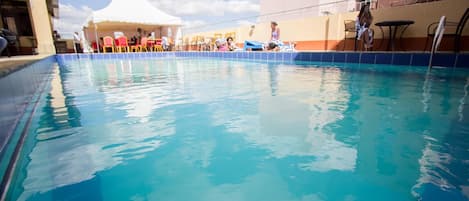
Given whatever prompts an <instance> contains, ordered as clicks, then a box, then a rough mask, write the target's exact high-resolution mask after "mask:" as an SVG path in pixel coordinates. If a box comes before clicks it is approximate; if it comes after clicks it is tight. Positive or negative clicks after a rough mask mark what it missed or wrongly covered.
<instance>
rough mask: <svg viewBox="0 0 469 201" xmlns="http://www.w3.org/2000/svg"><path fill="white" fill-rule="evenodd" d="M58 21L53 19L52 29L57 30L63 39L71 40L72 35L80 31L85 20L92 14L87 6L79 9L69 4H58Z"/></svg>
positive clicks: (91, 10)
mask: <svg viewBox="0 0 469 201" xmlns="http://www.w3.org/2000/svg"><path fill="white" fill-rule="evenodd" d="M59 7H60V11H59V12H60V15H59V19H54V29H55V30H57V31H58V32H59V33H60V34H61V35H62V37H63V38H71V37H72V33H73V32H75V31H81V30H82V25H83V23H84V22H85V20H86V18H87V17H88V16H89V15H90V14H91V12H93V9H91V8H90V7H88V6H82V7H80V8H77V7H74V6H72V5H70V4H59Z"/></svg>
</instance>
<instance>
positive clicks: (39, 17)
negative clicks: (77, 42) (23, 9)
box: [28, 0, 55, 54]
mask: <svg viewBox="0 0 469 201" xmlns="http://www.w3.org/2000/svg"><path fill="white" fill-rule="evenodd" d="M28 7H29V12H30V16H31V21H32V25H33V31H34V36H35V38H36V44H37V50H36V51H37V53H38V54H55V47H54V40H53V38H52V23H51V20H50V18H51V16H50V14H49V10H48V7H47V3H46V1H44V0H30V1H28Z"/></svg>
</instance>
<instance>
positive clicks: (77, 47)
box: [73, 32, 82, 53]
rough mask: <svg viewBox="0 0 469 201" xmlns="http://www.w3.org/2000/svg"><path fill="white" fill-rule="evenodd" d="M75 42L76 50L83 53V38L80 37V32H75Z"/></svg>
mask: <svg viewBox="0 0 469 201" xmlns="http://www.w3.org/2000/svg"><path fill="white" fill-rule="evenodd" d="M73 42H74V43H75V51H76V52H77V53H81V52H82V51H81V44H80V43H81V38H80V35H78V32H75V33H74V34H73Z"/></svg>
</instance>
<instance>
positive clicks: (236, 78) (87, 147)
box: [9, 58, 469, 201]
mask: <svg viewBox="0 0 469 201" xmlns="http://www.w3.org/2000/svg"><path fill="white" fill-rule="evenodd" d="M468 85H469V71H468V70H460V69H434V70H433V71H432V72H431V73H430V74H428V75H427V74H426V68H424V67H413V66H391V65H368V64H331V63H310V62H289V63H282V62H255V61H234V60H223V59H210V60H209V59H206V58H205V59H204V58H173V59H146V60H141V59H139V60H132V59H129V60H126V59H124V60H122V59H113V60H106V59H105V60H88V59H83V60H71V61H65V62H64V64H63V65H61V66H60V68H55V69H53V71H52V73H51V81H50V84H49V85H48V86H47V88H46V89H45V92H44V93H43V96H42V99H41V100H40V101H39V105H38V108H37V112H36V113H35V115H34V116H33V119H32V124H31V128H30V129H29V131H30V132H29V135H28V138H27V140H26V142H25V145H24V149H23V152H22V154H21V156H20V161H19V163H18V169H17V171H16V172H17V173H16V175H15V177H14V179H13V180H12V184H11V188H10V189H11V190H10V194H9V195H10V199H11V200H16V199H19V200H34V201H35V200H45V201H48V200H113V201H114V200H181V201H182V200H184V201H187V200H256V201H259V200H269V201H277V200H278V201H284V200H292V201H293V200H298V201H300V200H301V201H319V200H321V201H322V200H324V201H325V200H347V201H352V200H393V201H394V200H403V201H405V200H468V199H469V172H468V171H467V170H468V169H469V162H468V161H469V140H468V135H469V120H468V117H469V111H468V109H467V108H466V106H467V103H466V102H467V101H468V98H467V94H468V90H469V89H468Z"/></svg>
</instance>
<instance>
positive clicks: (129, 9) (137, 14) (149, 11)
mask: <svg viewBox="0 0 469 201" xmlns="http://www.w3.org/2000/svg"><path fill="white" fill-rule="evenodd" d="M109 22H113V23H133V24H146V25H167V26H177V25H181V24H182V21H181V18H179V17H175V16H172V15H169V14H167V13H165V12H163V11H161V10H160V9H158V8H156V7H154V6H153V5H152V4H151V3H150V2H148V1H147V0H131V1H129V0H112V1H111V3H110V4H109V5H108V6H107V7H105V8H103V9H101V10H97V11H94V12H93V13H92V14H91V16H89V17H88V19H87V20H86V24H85V25H84V26H88V25H89V24H93V23H94V24H100V23H109Z"/></svg>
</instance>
